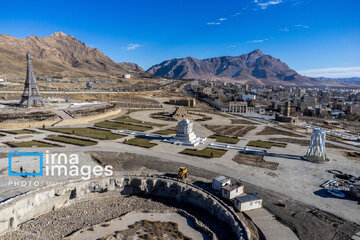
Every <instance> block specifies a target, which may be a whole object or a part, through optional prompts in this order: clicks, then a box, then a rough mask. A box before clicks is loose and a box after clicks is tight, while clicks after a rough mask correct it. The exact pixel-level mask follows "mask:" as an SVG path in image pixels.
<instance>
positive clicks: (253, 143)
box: [247, 140, 286, 149]
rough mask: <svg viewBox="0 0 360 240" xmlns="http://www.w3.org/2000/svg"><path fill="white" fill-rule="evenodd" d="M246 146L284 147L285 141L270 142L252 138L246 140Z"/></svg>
mask: <svg viewBox="0 0 360 240" xmlns="http://www.w3.org/2000/svg"><path fill="white" fill-rule="evenodd" d="M247 146H250V147H258V148H266V149H270V148H271V147H273V146H274V147H282V148H284V147H286V143H277V142H270V141H261V140H253V141H250V142H248V144H247Z"/></svg>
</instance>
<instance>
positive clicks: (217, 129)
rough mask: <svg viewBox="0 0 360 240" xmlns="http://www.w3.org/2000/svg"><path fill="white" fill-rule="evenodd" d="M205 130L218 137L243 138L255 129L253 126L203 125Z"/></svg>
mask: <svg viewBox="0 0 360 240" xmlns="http://www.w3.org/2000/svg"><path fill="white" fill-rule="evenodd" d="M204 126H205V127H206V128H207V129H209V130H211V131H213V132H214V133H216V134H218V135H224V136H232V137H243V136H244V135H245V134H246V133H248V132H249V131H251V130H253V129H255V128H256V127H255V126H252V125H250V126H239V125H235V126H234V125H204Z"/></svg>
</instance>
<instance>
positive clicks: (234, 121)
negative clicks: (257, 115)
mask: <svg viewBox="0 0 360 240" xmlns="http://www.w3.org/2000/svg"><path fill="white" fill-rule="evenodd" d="M230 120H231V124H248V125H255V124H257V123H254V122H251V121H248V120H245V119H240V118H232V119H230Z"/></svg>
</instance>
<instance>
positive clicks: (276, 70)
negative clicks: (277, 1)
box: [147, 49, 327, 86]
mask: <svg viewBox="0 0 360 240" xmlns="http://www.w3.org/2000/svg"><path fill="white" fill-rule="evenodd" d="M147 72H148V73H150V74H154V75H158V76H163V77H168V78H179V79H204V80H210V79H213V80H224V81H236V82H242V83H254V84H261V85H298V86H315V85H318V86H321V85H324V84H327V83H325V82H322V81H321V80H318V79H315V78H310V77H306V76H302V75H300V74H298V73H297V72H296V71H294V70H292V69H291V68H289V66H288V65H287V64H285V63H283V62H281V61H280V60H279V59H277V58H274V57H272V56H270V55H266V54H263V53H262V52H261V51H260V50H258V49H257V50H254V51H252V52H250V53H248V54H243V55H241V56H238V57H230V56H225V57H215V58H207V59H196V58H193V57H186V58H180V59H177V58H175V59H171V60H167V61H164V62H162V63H160V64H158V65H155V66H153V67H151V68H150V69H148V70H147Z"/></svg>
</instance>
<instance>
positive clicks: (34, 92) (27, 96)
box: [20, 53, 45, 108]
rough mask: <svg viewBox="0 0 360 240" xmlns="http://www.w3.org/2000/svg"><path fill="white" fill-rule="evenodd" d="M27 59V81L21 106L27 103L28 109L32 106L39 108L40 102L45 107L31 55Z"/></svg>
mask: <svg viewBox="0 0 360 240" xmlns="http://www.w3.org/2000/svg"><path fill="white" fill-rule="evenodd" d="M26 59H27V72H26V80H25V87H24V92H23V95H22V97H21V100H20V106H22V105H24V103H25V102H26V107H28V108H29V107H31V106H37V105H38V103H39V102H40V103H41V105H43V106H45V102H44V100H43V99H42V97H41V95H40V92H39V87H38V85H37V83H36V79H35V76H34V71H33V68H32V63H31V55H30V53H28V54H27V55H26Z"/></svg>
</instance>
